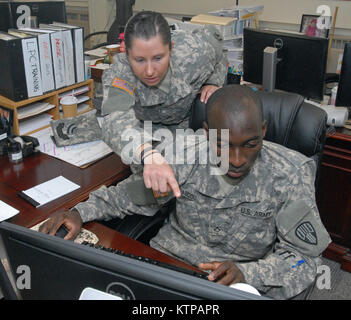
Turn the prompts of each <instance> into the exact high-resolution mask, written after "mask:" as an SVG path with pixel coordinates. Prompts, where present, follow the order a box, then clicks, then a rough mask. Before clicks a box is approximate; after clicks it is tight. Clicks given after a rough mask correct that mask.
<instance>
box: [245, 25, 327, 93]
mask: <svg viewBox="0 0 351 320" xmlns="http://www.w3.org/2000/svg"><path fill="white" fill-rule="evenodd" d="M328 41H329V40H328V39H325V38H317V37H309V36H305V35H301V34H297V33H288V32H278V31H272V30H259V29H251V28H246V29H244V70H243V78H244V80H245V81H248V82H252V83H255V84H262V78H263V68H264V65H263V55H264V51H265V49H266V48H267V47H269V48H272V49H277V50H276V52H277V64H276V74H275V88H276V89H281V90H285V91H289V92H295V93H298V94H301V95H302V96H304V97H306V98H311V99H316V100H323V95H324V83H325V72H326V65H327V57H328Z"/></svg>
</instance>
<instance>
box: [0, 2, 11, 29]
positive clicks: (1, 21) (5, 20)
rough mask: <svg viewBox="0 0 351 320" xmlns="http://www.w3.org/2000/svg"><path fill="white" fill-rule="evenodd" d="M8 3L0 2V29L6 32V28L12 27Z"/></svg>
mask: <svg viewBox="0 0 351 320" xmlns="http://www.w3.org/2000/svg"><path fill="white" fill-rule="evenodd" d="M9 12H10V9H9V4H8V3H5V2H0V31H5V32H7V30H8V29H10V28H12V22H11V19H10V13H9Z"/></svg>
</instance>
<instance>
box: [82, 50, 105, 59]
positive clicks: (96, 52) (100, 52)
mask: <svg viewBox="0 0 351 320" xmlns="http://www.w3.org/2000/svg"><path fill="white" fill-rule="evenodd" d="M84 54H85V55H87V56H93V57H101V58H103V57H105V56H106V55H107V49H106V48H96V49H92V50H88V51H85V52H84Z"/></svg>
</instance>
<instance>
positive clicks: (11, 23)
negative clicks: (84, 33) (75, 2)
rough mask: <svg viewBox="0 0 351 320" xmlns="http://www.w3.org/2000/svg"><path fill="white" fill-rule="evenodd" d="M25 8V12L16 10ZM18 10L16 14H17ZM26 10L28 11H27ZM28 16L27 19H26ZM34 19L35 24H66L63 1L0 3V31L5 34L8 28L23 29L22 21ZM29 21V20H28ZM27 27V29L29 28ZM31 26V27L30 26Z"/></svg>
mask: <svg viewBox="0 0 351 320" xmlns="http://www.w3.org/2000/svg"><path fill="white" fill-rule="evenodd" d="M19 6H26V7H27V8H26V9H25V10H22V9H21V8H18V7H19ZM17 9H18V12H17ZM27 10H28V11H27ZM28 14H29V16H28ZM27 16H28V18H27ZM29 17H36V23H37V25H38V26H39V23H52V22H54V21H57V22H64V23H66V22H67V18H66V6H65V2H64V1H25V2H19V1H14V2H8V3H0V31H5V32H7V30H8V29H10V28H15V29H17V28H18V27H23V25H20V26H19V25H18V23H17V20H18V22H19V23H20V24H22V23H24V21H25V20H24V19H25V18H26V19H29ZM28 21H29V20H28ZM29 26H30V25H28V26H27V27H29ZM32 26H33V25H32Z"/></svg>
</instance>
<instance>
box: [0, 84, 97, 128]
mask: <svg viewBox="0 0 351 320" xmlns="http://www.w3.org/2000/svg"><path fill="white" fill-rule="evenodd" d="M84 87H87V88H86V90H82V93H80V91H81V90H79V89H82V88H84ZM72 90H74V95H75V96H77V97H78V95H79V96H86V97H85V99H83V100H86V101H84V103H85V104H87V105H88V107H87V108H86V109H84V110H83V111H81V112H78V114H82V113H85V112H88V111H90V110H92V109H94V106H93V95H94V80H92V79H89V80H86V81H83V82H80V83H76V84H74V85H71V86H68V87H64V88H61V89H59V90H55V91H52V92H49V93H46V94H44V95H41V96H37V97H33V98H29V99H26V100H21V101H17V102H15V101H12V100H10V99H8V98H6V97H4V96H1V95H0V108H2V107H4V108H5V109H8V110H10V111H12V132H13V134H16V135H29V134H31V133H34V132H37V131H39V130H42V129H45V128H48V127H49V126H50V125H49V124H46V125H43V126H39V127H37V128H35V129H33V130H31V131H28V132H21V130H20V124H21V121H23V120H21V119H19V116H18V111H19V110H20V108H24V107H26V106H29V105H31V104H33V103H36V102H46V103H49V104H50V105H53V107H52V108H51V109H49V110H45V111H39V112H38V113H36V114H34V115H33V116H30V117H29V119H33V118H36V117H39V116H41V115H43V114H44V115H45V114H49V115H51V116H52V119H53V120H58V119H60V118H62V115H61V114H60V98H61V97H62V95H63V94H65V93H70V92H71V91H72ZM78 108H79V105H78ZM78 110H79V109H78ZM26 119H28V118H26Z"/></svg>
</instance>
